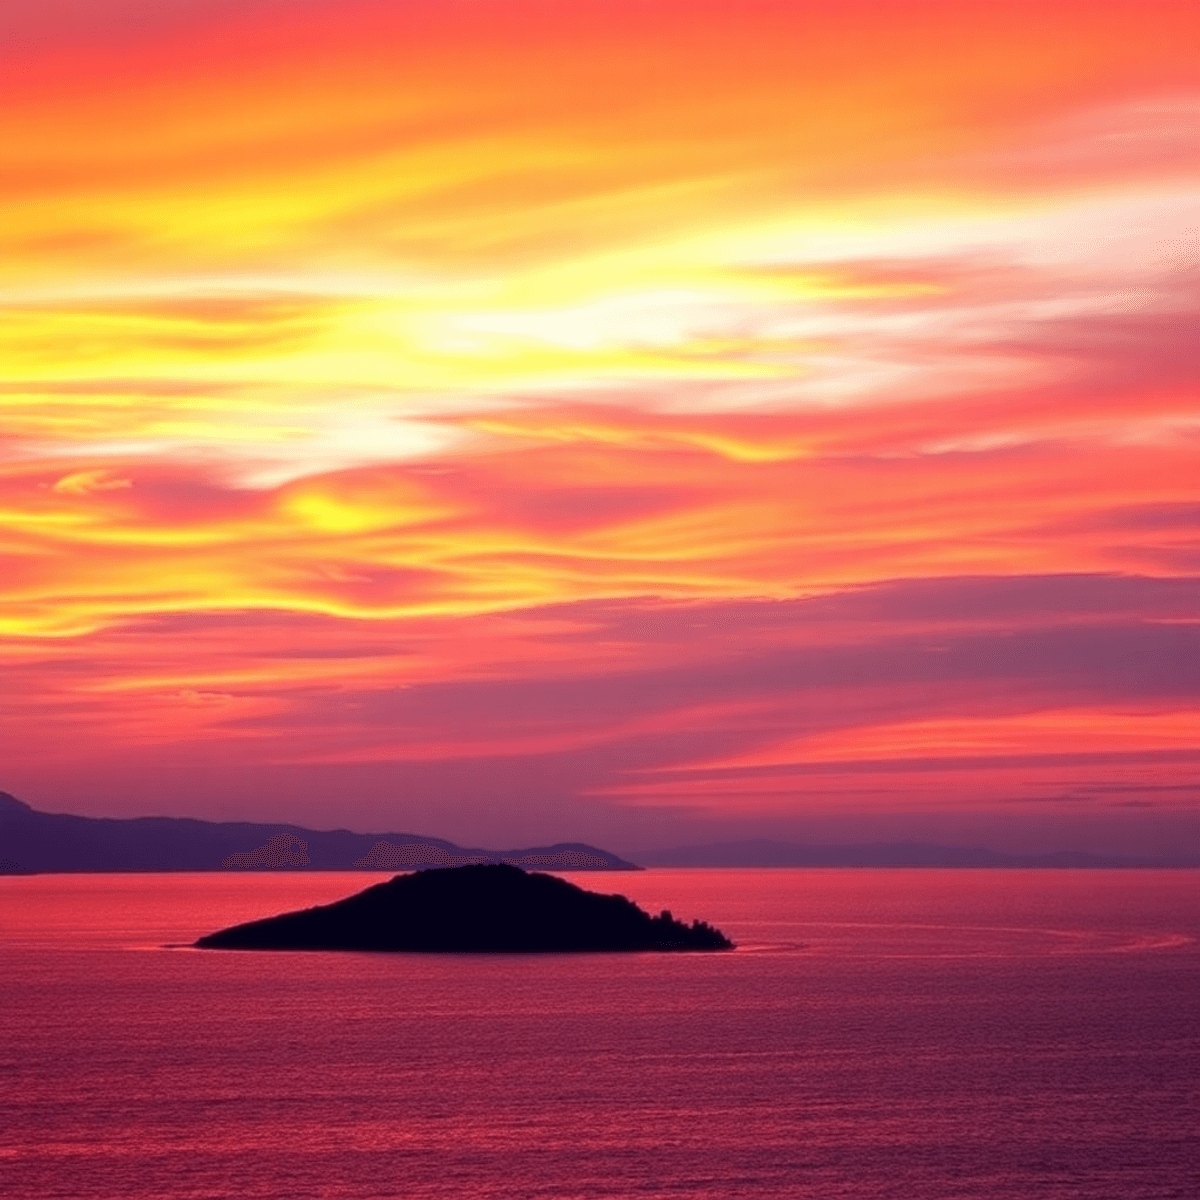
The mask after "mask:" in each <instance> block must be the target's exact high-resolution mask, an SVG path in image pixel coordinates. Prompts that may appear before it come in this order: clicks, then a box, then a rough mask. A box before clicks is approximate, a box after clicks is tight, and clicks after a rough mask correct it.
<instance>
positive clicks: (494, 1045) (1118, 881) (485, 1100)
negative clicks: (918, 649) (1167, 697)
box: [0, 869, 1200, 1200]
mask: <svg viewBox="0 0 1200 1200" xmlns="http://www.w3.org/2000/svg"><path fill="white" fill-rule="evenodd" d="M567 877H568V878H571V879H572V880H573V881H574V882H576V883H579V884H580V885H582V886H584V887H587V888H589V889H591V890H594V891H603V892H620V893H622V894H624V895H626V896H628V897H630V898H631V899H633V900H635V901H637V902H638V903H639V904H641V905H642V906H643V907H644V908H646V909H648V910H650V911H652V912H655V913H657V912H658V911H660V910H661V909H664V908H666V909H670V910H671V912H672V913H674V914H675V916H677V917H680V918H683V919H686V920H691V919H693V918H701V919H704V920H707V921H709V922H710V923H712V924H714V925H716V926H717V927H718V928H720V929H722V930H723V931H725V932H726V933H727V934H728V935H729V936H730V937H732V938H733V939H734V940H735V941H736V942H737V944H738V945H737V949H736V950H733V951H729V952H718V953H673V954H653V953H650V954H577V955H568V954H551V955H528V956H520V955H499V954H496V955H436V954H431V955H420V954H361V953H311V952H307V953H306V952H290V953H288V952H283V953H276V952H262V951H259V952H253V951H249V952H247V951H242V952H237V951H216V950H195V949H191V948H189V943H191V942H192V941H193V940H194V939H195V938H196V937H198V936H199V935H200V934H203V933H208V932H211V931H213V930H215V929H219V928H222V927H224V926H226V925H229V924H232V923H236V922H239V921H244V920H249V919H253V918H256V917H262V916H267V915H270V914H273V913H278V912H283V911H288V910H291V909H295V908H301V907H305V906H307V905H311V904H318V903H325V902H328V901H331V900H334V899H337V898H339V897H342V896H345V895H349V894H351V893H353V892H355V891H358V890H361V888H363V887H365V886H367V885H369V884H370V883H374V882H378V881H379V880H380V878H381V876H380V875H378V874H364V873H361V872H346V873H317V872H311V873H308V872H303V871H294V872H268V871H263V872H245V873H241V872H239V873H228V874H223V873H213V874H163V875H152V874H138V875H36V876H24V877H19V876H18V877H5V878H0V1195H3V1196H4V1197H6V1200H53V1198H56V1197H71V1198H72V1200H74V1198H83V1197H86V1198H87V1200H127V1198H128V1200H135V1198H136V1200H142V1198H146V1197H154V1198H155V1200H160V1198H171V1200H185V1198H186V1200H201V1198H204V1200H208V1198H216V1197H221V1198H224V1197H247V1198H250V1197H269V1198H272V1200H273V1198H276V1197H280V1198H283V1197H286V1198H289V1200H291V1198H293V1197H296V1198H304V1197H320V1198H334V1197H337V1198H342V1197H347V1198H349V1197H354V1198H356V1200H358V1198H362V1200H366V1198H368V1197H369V1198H374V1197H404V1198H406V1200H421V1198H424V1197H456V1198H458V1197H461V1198H463V1200H473V1198H476V1197H488V1198H495V1200H500V1198H504V1200H508V1198H510V1197H511V1198H514V1200H515V1198H520V1200H531V1198H532V1200H536V1198H539V1197H545V1198H548V1200H549V1198H553V1200H567V1198H572V1200H574V1198H579V1200H583V1198H587V1200H593V1198H596V1197H638V1198H645V1200H650V1198H653V1200H680V1198H685V1197H686V1198H689V1200H693V1198H694V1200H701V1198H703V1200H733V1198H737V1197H756V1198H758V1197H812V1198H814V1200H816V1198H822V1200H834V1198H847V1200H849V1198H854V1200H875V1198H882V1197H896V1198H902V1200H949V1198H952V1197H953V1198H966V1197H970V1198H972V1200H974V1198H980V1200H983V1198H986V1200H1068V1198H1070V1200H1117V1198H1122V1200H1124V1198H1129V1200H1167V1198H1168V1197H1170V1198H1172V1200H1197V1197H1200V873H1198V872H1196V871H1150V870H1128V871H1101V870H1090V871H1089V870H1076V871H1054V870H1031V871H1018V870H986V871H971V870H928V871H926V870H894V871H893V870H863V871H858V870H830V869H825V870H803V869H793V870H766V869H748V870H713V869H692V870H684V869H654V870H648V871H643V872H631V873H621V874H608V873H603V874H601V873H590V874H585V873H578V874H574V875H568V876H567Z"/></svg>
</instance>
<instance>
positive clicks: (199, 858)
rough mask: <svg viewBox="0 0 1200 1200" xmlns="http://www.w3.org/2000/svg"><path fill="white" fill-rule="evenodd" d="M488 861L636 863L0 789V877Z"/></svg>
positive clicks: (578, 847)
mask: <svg viewBox="0 0 1200 1200" xmlns="http://www.w3.org/2000/svg"><path fill="white" fill-rule="evenodd" d="M489 862H508V863H513V864H514V865H516V866H521V867H532V868H537V869H538V870H540V871H554V870H571V871H576V870H583V871H636V870H638V869H639V868H638V867H636V866H635V865H634V864H633V863H630V862H626V861H625V860H624V859H622V858H618V857H617V855H615V854H610V853H609V852H608V851H607V850H599V849H597V848H596V847H595V846H588V845H585V844H583V843H581V842H557V843H555V844H554V845H553V846H529V847H525V848H523V849H518V850H479V849H464V848H463V847H461V846H457V845H455V844H454V843H453V842H448V841H446V840H445V839H444V838H435V837H425V836H424V835H422V834H415V833H351V832H350V830H348V829H335V830H331V831H322V830H315V829H304V828H303V827H301V826H299V825H261V824H251V823H249V822H243V821H236V822H235V821H222V822H214V821H196V820H191V819H190V818H186V817H134V818H129V819H123V820H119V819H114V818H110V817H78V816H71V815H68V814H65V813H44V812H37V811H36V810H35V809H32V808H30V807H29V805H28V804H24V803H22V802H21V801H20V800H18V799H17V798H16V797H15V796H10V795H9V794H8V793H7V792H0V874H9V875H11V874H18V873H20V874H23V873H29V872H39V871H220V870H245V869H272V868H274V869H279V868H284V869H286V868H302V869H307V870H318V871H319V870H324V871H349V870H355V869H357V870H376V871H403V870H411V869H413V868H416V867H455V866H465V865H467V864H468V863H489Z"/></svg>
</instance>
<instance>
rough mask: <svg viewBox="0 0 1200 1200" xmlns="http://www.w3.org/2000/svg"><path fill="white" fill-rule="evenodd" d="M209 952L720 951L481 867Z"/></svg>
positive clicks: (688, 928)
mask: <svg viewBox="0 0 1200 1200" xmlns="http://www.w3.org/2000/svg"><path fill="white" fill-rule="evenodd" d="M195 944H196V945H197V946H198V947H201V948H203V949H208V950H393V951H394V950H418V951H443V952H445V951H457V952H475V953H478V952H506V953H538V952H543V953H544V952H552V951H558V952H561V951H581V950H666V951H671V950H729V949H732V948H733V943H732V942H730V941H729V939H728V938H726V937H725V935H724V934H722V933H721V932H720V931H719V930H717V929H714V928H712V926H710V925H708V924H706V923H704V922H703V921H693V922H692V924H691V925H685V924H684V923H683V922H682V921H677V920H675V918H674V917H672V916H671V914H670V913H669V912H666V911H664V912H663V913H661V914H660V915H659V916H657V917H651V916H650V915H649V914H648V913H646V912H644V911H643V910H642V909H640V908H639V907H638V906H637V905H636V904H634V903H633V902H632V901H631V900H628V899H626V898H625V897H624V896H602V895H600V894H598V893H596V892H588V891H584V889H583V888H580V887H576V886H575V885H574V884H572V883H568V882H567V881H566V880H564V879H559V878H556V877H555V876H552V875H543V874H540V873H531V874H527V873H526V872H525V871H523V870H521V869H520V868H519V867H514V866H509V865H507V864H504V863H489V864H481V865H473V866H465V867H450V868H445V869H441V870H430V871H418V872H417V873H415V874H413V875H398V876H396V877H395V878H394V879H391V880H389V881H388V882H387V883H380V884H376V885H375V886H374V887H369V888H367V889H366V890H365V891H362V892H358V893H357V894H356V895H353V896H348V897H347V898H346V899H344V900H338V901H336V902H335V903H333V904H326V905H322V906H320V907H317V908H308V909H304V910H303V911H301V912H290V913H283V914H282V915H281V916H277V917H267V918H265V919H264V920H261V921H251V922H249V923H247V924H244V925H235V926H233V927H231V928H229V929H223V930H220V931H219V932H217V933H210V934H208V935H207V936H205V937H202V938H200V939H199V940H198V941H197V942H196V943H195Z"/></svg>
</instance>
